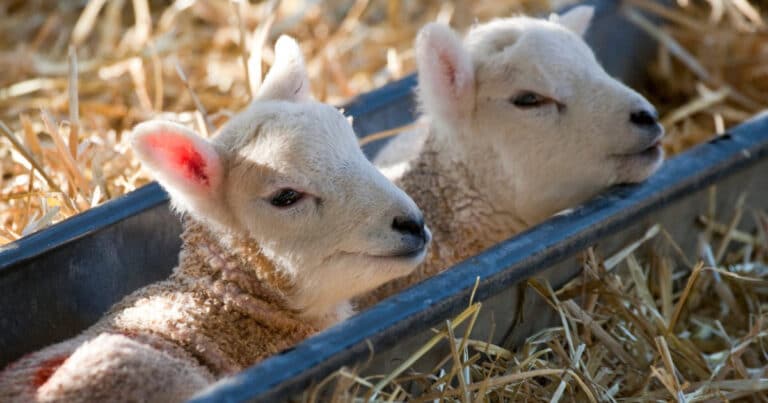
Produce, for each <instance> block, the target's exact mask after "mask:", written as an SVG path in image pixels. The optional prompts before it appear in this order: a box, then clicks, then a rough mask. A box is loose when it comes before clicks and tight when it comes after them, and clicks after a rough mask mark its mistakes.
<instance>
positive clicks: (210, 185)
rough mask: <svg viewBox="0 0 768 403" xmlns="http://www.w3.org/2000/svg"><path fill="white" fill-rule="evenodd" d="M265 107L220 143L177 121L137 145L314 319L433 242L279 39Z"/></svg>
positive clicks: (142, 136) (394, 273)
mask: <svg viewBox="0 0 768 403" xmlns="http://www.w3.org/2000/svg"><path fill="white" fill-rule="evenodd" d="M276 53H277V60H276V64H275V66H273V68H272V70H270V73H269V74H268V75H267V77H266V79H265V81H264V84H263V86H262V89H261V91H260V95H259V97H258V99H257V100H256V101H255V102H254V103H253V104H252V105H250V106H249V107H248V108H247V109H246V110H245V111H243V112H241V113H240V114H238V115H237V116H235V117H233V118H232V120H231V121H230V122H229V123H228V124H227V126H226V127H225V128H224V129H223V130H222V132H221V133H220V134H218V135H217V136H216V137H215V138H213V139H212V140H211V141H210V142H209V141H206V140H204V139H202V138H200V137H197V136H196V135H195V134H194V133H191V132H190V131H189V130H187V129H185V128H183V127H180V126H178V125H175V124H170V123H167V122H148V123H143V124H141V125H139V126H137V127H136V129H135V133H134V147H135V149H136V151H137V153H138V155H139V156H140V158H141V159H142V162H143V163H144V164H145V165H146V166H148V167H149V168H150V169H152V170H153V173H154V174H155V177H156V178H157V180H158V181H159V182H160V183H161V184H162V185H163V186H164V187H165V188H166V189H167V190H168V191H169V193H170V194H171V197H172V200H173V202H174V203H175V204H176V205H177V206H178V207H179V208H180V209H182V210H184V211H187V212H189V213H190V214H193V215H194V216H196V217H197V218H200V219H202V220H205V221H206V222H209V223H210V224H213V225H216V226H218V227H220V228H224V229H231V230H235V231H240V232H243V231H244V232H247V233H248V234H250V236H251V237H252V238H253V239H254V240H256V241H257V242H258V243H259V244H260V246H261V247H262V248H263V251H264V253H265V254H266V255H267V257H269V258H271V259H272V260H273V261H274V262H275V263H277V265H278V267H281V268H283V269H284V270H286V271H288V272H289V274H291V275H292V277H293V279H294V280H295V284H296V286H298V287H299V290H298V293H299V294H300V296H301V298H299V299H300V301H293V302H294V303H296V304H297V306H295V308H298V309H305V310H313V309H315V308H327V307H328V306H331V305H333V304H335V303H339V302H341V301H343V300H346V299H349V298H351V297H352V296H355V295H358V294H361V293H363V292H365V291H368V290H370V289H372V288H374V287H376V286H378V285H380V284H382V283H384V282H386V281H389V280H391V279H393V278H396V277H399V276H403V275H405V274H408V273H409V272H410V271H411V270H412V269H413V268H414V267H415V266H416V265H417V264H419V263H420V262H421V261H422V260H423V258H424V256H425V253H426V248H427V245H428V243H429V241H430V235H429V231H428V230H427V228H426V227H425V226H424V222H423V219H422V214H421V211H420V210H419V209H418V208H417V207H416V205H415V203H414V202H413V201H412V200H411V199H410V198H409V197H408V196H407V195H406V194H405V193H403V192H402V191H401V190H400V189H398V188H397V187H396V186H395V185H393V184H392V183H391V182H389V181H388V180H387V179H386V178H384V176H382V175H381V174H380V173H379V172H378V170H376V169H375V168H374V167H373V165H371V164H370V163H369V162H368V161H367V160H366V158H365V156H364V155H363V153H362V152H361V150H360V148H359V147H358V144H357V141H356V137H355V135H354V132H353V131H352V128H351V126H350V125H349V123H348V122H347V120H346V119H345V118H344V116H343V115H342V114H341V113H340V112H339V111H338V110H336V109H335V108H333V107H331V106H328V105H324V104H320V103H317V102H314V101H311V100H309V99H308V93H307V88H308V85H309V84H308V80H307V78H306V71H305V69H304V65H303V61H302V59H301V55H300V53H299V49H298V46H297V45H296V43H295V42H293V40H290V39H288V38H281V39H280V40H279V41H278V45H277V52H276Z"/></svg>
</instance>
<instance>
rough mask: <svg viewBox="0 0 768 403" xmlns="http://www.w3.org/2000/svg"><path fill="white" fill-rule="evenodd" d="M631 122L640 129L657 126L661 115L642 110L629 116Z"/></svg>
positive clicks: (652, 111) (653, 111)
mask: <svg viewBox="0 0 768 403" xmlns="http://www.w3.org/2000/svg"><path fill="white" fill-rule="evenodd" d="M629 121H630V122H632V123H633V124H635V125H637V126H640V127H648V126H655V125H656V123H657V122H658V121H659V114H658V113H657V112H656V111H655V110H648V109H640V110H637V111H634V112H632V113H630V114H629Z"/></svg>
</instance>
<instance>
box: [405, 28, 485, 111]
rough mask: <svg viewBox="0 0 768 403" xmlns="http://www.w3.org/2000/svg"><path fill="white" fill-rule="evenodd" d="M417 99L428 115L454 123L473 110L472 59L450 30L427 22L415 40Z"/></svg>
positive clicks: (473, 81)
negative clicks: (417, 79) (417, 73)
mask: <svg viewBox="0 0 768 403" xmlns="http://www.w3.org/2000/svg"><path fill="white" fill-rule="evenodd" d="M416 63H417V65H418V71H419V96H420V98H421V102H422V107H423V108H424V109H425V112H426V113H427V114H430V115H436V116H437V117H439V118H441V119H447V120H449V121H450V120H455V119H460V118H461V117H463V116H465V115H466V114H467V113H469V111H471V109H472V105H473V103H474V91H475V73H474V68H473V67H472V59H471V58H470V56H469V53H468V52H467V51H466V50H465V49H464V46H463V45H462V43H461V39H460V38H459V36H458V35H457V34H456V32H454V31H453V30H452V29H451V28H449V27H447V26H445V25H442V24H438V23H430V24H427V25H426V26H425V27H424V28H422V29H421V31H420V32H419V35H418V36H417V38H416Z"/></svg>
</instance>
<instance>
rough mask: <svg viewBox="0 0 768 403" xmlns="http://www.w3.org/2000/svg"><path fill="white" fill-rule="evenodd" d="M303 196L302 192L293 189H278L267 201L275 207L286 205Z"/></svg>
mask: <svg viewBox="0 0 768 403" xmlns="http://www.w3.org/2000/svg"><path fill="white" fill-rule="evenodd" d="M302 198H304V193H301V192H299V191H296V190H293V189H280V190H278V191H277V193H275V194H274V195H272V197H271V198H270V199H269V203H270V204H272V205H273V206H275V207H288V206H290V205H292V204H294V203H296V202H297V201H299V200H301V199H302Z"/></svg>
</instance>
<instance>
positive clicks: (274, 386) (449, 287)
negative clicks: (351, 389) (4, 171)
mask: <svg viewBox="0 0 768 403" xmlns="http://www.w3.org/2000/svg"><path fill="white" fill-rule="evenodd" d="M587 3H593V4H595V5H596V6H597V14H596V18H595V22H594V25H593V26H592V28H591V29H590V32H589V34H588V40H589V42H590V44H591V45H592V47H593V48H594V49H595V51H596V53H597V55H598V59H600V60H601V61H602V63H603V64H604V66H605V67H606V69H607V70H608V71H609V72H610V73H611V74H613V75H615V76H617V77H620V78H622V79H623V80H624V81H625V82H627V83H629V84H630V85H637V84H638V83H640V82H641V81H642V79H643V76H642V74H643V72H644V71H645V65H646V64H647V62H648V61H649V60H650V59H651V58H652V56H653V54H654V50H655V46H656V44H655V43H654V42H653V41H652V40H651V39H650V38H648V37H646V36H645V35H644V34H642V33H641V32H639V31H638V30H637V29H635V28H634V27H633V26H632V25H631V24H630V23H629V22H627V21H626V20H625V19H624V18H623V17H621V15H620V13H619V10H618V5H617V3H618V2H615V1H611V0H608V1H591V2H587ZM414 84H415V78H414V77H409V78H406V79H404V80H401V81H399V82H396V83H393V84H390V85H388V86H386V87H384V88H382V89H380V90H377V91H374V92H372V93H369V94H366V95H363V96H360V97H359V98H358V99H357V100H355V101H354V102H352V103H351V104H350V105H347V106H346V107H345V110H346V113H347V114H349V115H352V116H354V117H355V120H354V124H355V129H356V131H357V133H358V134H359V135H361V136H364V135H366V134H370V133H373V132H377V131H380V130H384V129H389V128H392V127H397V126H400V125H403V124H407V123H409V122H411V121H412V120H413V119H414V102H413V98H412V90H413V86H414ZM382 144H383V141H380V142H375V143H371V144H369V145H368V146H367V147H366V150H365V151H366V153H367V154H368V155H369V156H373V155H375V154H376V152H377V151H378V149H379V148H380V147H381V145H382ZM766 173H768V115H762V116H761V117H756V118H754V119H753V120H752V121H750V122H747V123H745V124H743V125H741V126H739V127H737V128H735V129H733V130H731V131H730V132H729V133H728V134H726V135H723V136H720V137H718V139H717V140H715V141H713V142H710V143H708V144H703V145H700V146H698V147H696V148H694V149H692V150H690V151H688V152H686V153H684V154H681V155H679V156H677V157H675V158H673V159H671V160H669V161H667V162H666V164H665V166H664V167H663V168H662V169H661V170H660V172H658V173H657V174H656V175H654V176H653V177H652V178H651V179H649V180H648V181H646V182H645V183H643V184H641V185H638V186H632V187H620V188H616V189H612V190H610V191H608V192H607V193H606V194H604V195H602V196H600V197H598V198H596V199H595V200H592V201H590V202H588V203H586V204H585V205H583V206H581V207H578V208H576V209H575V210H573V211H571V212H570V213H567V214H563V215H559V216H557V217H554V218H552V219H550V220H549V221H547V222H545V223H543V224H541V225H539V226H536V227H534V228H532V229H530V230H528V231H526V232H524V233H522V234H519V235H518V236H516V237H514V238H512V239H509V240H507V241H505V242H502V243H500V244H498V245H496V246H494V247H493V248H491V249H489V250H488V251H486V252H484V253H482V254H481V255H479V256H476V257H473V258H470V259H468V260H466V261H464V262H462V263H460V264H458V265H456V266H455V267H453V268H452V269H451V270H448V271H446V272H444V273H442V274H440V275H438V276H436V277H434V278H431V279H429V280H427V281H425V282H423V283H421V284H419V285H417V286H415V287H413V288H410V289H408V290H406V291H404V292H402V293H400V294H398V295H396V296H394V297H392V298H390V299H388V300H386V301H383V302H382V303H380V304H379V305H377V306H375V307H373V308H372V309H370V310H368V311H366V312H363V313H361V314H359V315H357V316H355V317H353V318H351V319H349V320H347V321H345V322H344V323H341V324H339V325H337V326H335V327H333V328H331V329H328V330H326V331H324V332H322V333H320V334H318V335H316V336H314V337H312V338H310V339H308V340H306V341H304V342H302V343H300V344H299V345H297V346H296V347H295V348H293V349H290V350H288V351H286V352H283V353H281V354H279V355H276V356H274V357H271V358H269V359H267V360H265V361H263V362H262V363H260V364H258V365H256V366H253V367H251V368H249V369H248V370H246V371H244V372H242V373H240V374H238V375H236V376H233V377H230V378H227V379H224V380H222V381H220V382H218V383H217V384H215V385H213V386H212V387H210V388H208V389H207V390H205V391H203V392H202V393H201V394H199V395H198V396H197V397H196V398H195V399H194V400H197V401H201V402H202V401H243V400H259V401H269V402H273V401H281V400H286V399H288V398H290V397H291V396H294V395H295V394H296V393H297V392H300V391H301V390H303V389H304V388H306V387H307V386H308V385H310V384H311V383H312V382H317V381H319V380H321V379H322V378H324V377H325V376H326V375H328V374H330V373H331V372H333V371H334V370H336V369H338V368H339V367H340V366H342V365H351V364H354V363H358V362H361V361H364V360H365V359H367V358H368V356H369V354H370V351H369V345H370V346H373V348H374V349H375V351H376V352H377V358H376V359H375V360H374V361H373V362H372V363H371V365H370V370H371V371H374V372H376V373H384V372H386V371H388V370H390V369H392V368H393V367H394V366H395V365H397V364H399V363H400V362H402V359H403V358H404V357H408V356H409V355H410V354H411V353H412V352H413V351H414V350H415V348H417V347H419V346H420V345H421V344H422V343H423V342H424V341H425V340H426V339H427V337H428V336H430V332H429V327H431V326H434V325H437V324H439V323H441V322H443V321H444V320H445V319H447V318H450V317H452V316H453V315H455V314H457V313H458V312H460V311H461V310H463V309H464V308H465V307H466V306H467V304H468V301H469V296H470V293H471V292H472V290H473V288H474V286H475V281H476V278H479V279H480V282H479V286H478V288H477V291H476V295H475V300H479V301H483V309H482V311H481V315H480V319H479V320H478V321H477V325H476V326H475V331H474V333H473V336H474V337H476V338H479V339H482V340H485V339H486V338H487V337H489V335H490V334H491V333H492V332H493V341H494V342H496V343H500V344H504V345H514V343H515V342H516V341H517V340H520V339H521V338H523V337H525V336H528V335H530V334H531V333H532V332H533V331H535V330H538V329H540V328H541V327H542V326H545V325H546V324H548V323H550V319H551V318H549V317H548V315H547V314H543V312H549V311H550V309H549V308H548V307H546V306H543V305H542V301H541V300H538V299H537V298H535V297H532V296H530V295H529V296H528V297H526V298H520V295H519V293H520V292H521V291H520V290H521V288H520V287H518V285H519V284H521V283H522V282H523V280H525V279H526V278H528V277H531V276H540V277H544V278H547V279H548V280H549V281H551V282H552V284H553V286H557V285H561V284H563V283H564V282H565V281H567V280H568V279H570V278H571V277H572V276H573V275H575V274H576V273H577V272H578V269H579V264H578V262H577V261H576V259H573V258H572V257H573V256H574V255H576V254H578V252H580V251H582V250H583V249H584V248H586V247H588V246H591V245H594V244H599V247H600V250H601V252H602V253H603V254H605V255H608V254H611V253H613V252H614V251H616V250H618V249H619V248H621V247H623V246H624V245H626V244H628V243H629V242H632V241H634V240H636V239H638V238H640V237H641V236H642V234H643V233H644V232H645V231H646V230H647V229H648V228H649V226H650V225H651V224H653V223H657V222H659V223H662V224H663V225H664V227H665V229H666V230H667V231H669V232H670V233H671V235H672V236H673V237H674V238H675V239H676V240H678V241H681V246H682V248H683V249H684V250H685V251H686V252H687V253H689V254H691V252H692V251H693V250H694V249H695V242H696V239H695V237H694V236H693V235H692V234H693V231H692V228H693V222H694V220H695V217H696V215H697V214H699V213H701V212H703V211H705V210H706V207H707V205H708V199H709V198H708V197H707V196H708V192H707V191H706V189H707V188H708V187H709V186H710V185H717V189H718V191H717V195H718V197H717V202H718V203H719V205H720V210H722V209H727V206H731V205H732V204H733V203H734V202H735V200H736V199H737V198H738V197H739V195H740V194H741V193H742V192H743V191H745V190H746V191H748V193H747V195H748V197H747V203H748V204H750V205H753V206H768V190H767V189H768V175H766ZM180 230H181V227H180V224H179V220H178V218H177V217H175V216H173V215H172V214H171V213H170V212H169V211H168V207H167V196H166V195H165V193H164V192H163V191H162V190H161V189H160V188H159V187H158V186H157V185H154V184H153V185H149V186H146V187H144V188H142V189H139V190H137V191H135V192H133V193H130V194H128V195H126V196H124V197H121V198H119V199H116V200H113V201H110V202H108V203H105V204H104V205H102V206H100V207H97V208H94V209H92V210H89V211H87V212H85V213H83V214H80V215H78V216H75V217H73V218H71V219H68V220H66V221H64V222H62V223H59V224H57V225H54V226H52V227H50V228H48V229H45V230H43V231H40V232H38V233H35V234H33V235H30V236H28V237H25V238H23V239H21V240H19V241H18V242H15V243H13V244H10V245H8V246H5V247H3V248H2V249H1V250H0V367H2V366H4V365H6V364H8V363H9V362H11V361H13V360H14V359H16V358H18V357H20V356H21V355H23V354H25V353H27V352H30V351H34V350H36V349H39V348H41V347H43V346H46V345H48V344H51V343H53V342H56V341H59V340H62V339H65V338H68V337H71V336H74V335H75V334H77V333H78V332H80V331H81V330H83V329H84V328H85V327H87V326H89V325H90V324H92V323H94V322H95V321H96V320H97V319H98V318H99V317H100V316H101V315H102V314H103V313H104V312H105V311H106V310H107V309H108V308H109V307H110V306H111V305H112V304H113V303H115V302H117V301H118V300H120V299H121V298H122V297H123V296H125V295H126V294H128V293H129V292H131V291H133V290H135V289H137V288H139V287H141V286H143V285H146V284H148V283H151V282H154V281H157V280H160V279H163V278H165V277H166V276H168V275H169V274H170V270H171V268H172V267H173V266H175V264H176V262H177V254H178V251H179V246H180V240H179V237H178V236H179V234H180ZM521 302H522V305H523V306H518V305H520V303H521ZM521 310H522V312H523V313H525V314H524V315H523V320H522V322H519V323H516V324H515V326H511V325H512V324H513V323H514V320H515V318H516V317H517V316H518V315H517V314H518V313H519V312H521ZM491 316H493V317H491ZM491 323H494V325H495V331H493V329H491ZM369 343H370V344H369ZM395 345H397V349H392V347H393V346H395ZM437 354H439V352H435V353H434V357H433V356H427V357H425V358H424V362H422V363H421V364H422V365H427V366H432V365H434V364H435V362H436V361H435V359H437ZM430 360H432V361H431V362H430Z"/></svg>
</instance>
